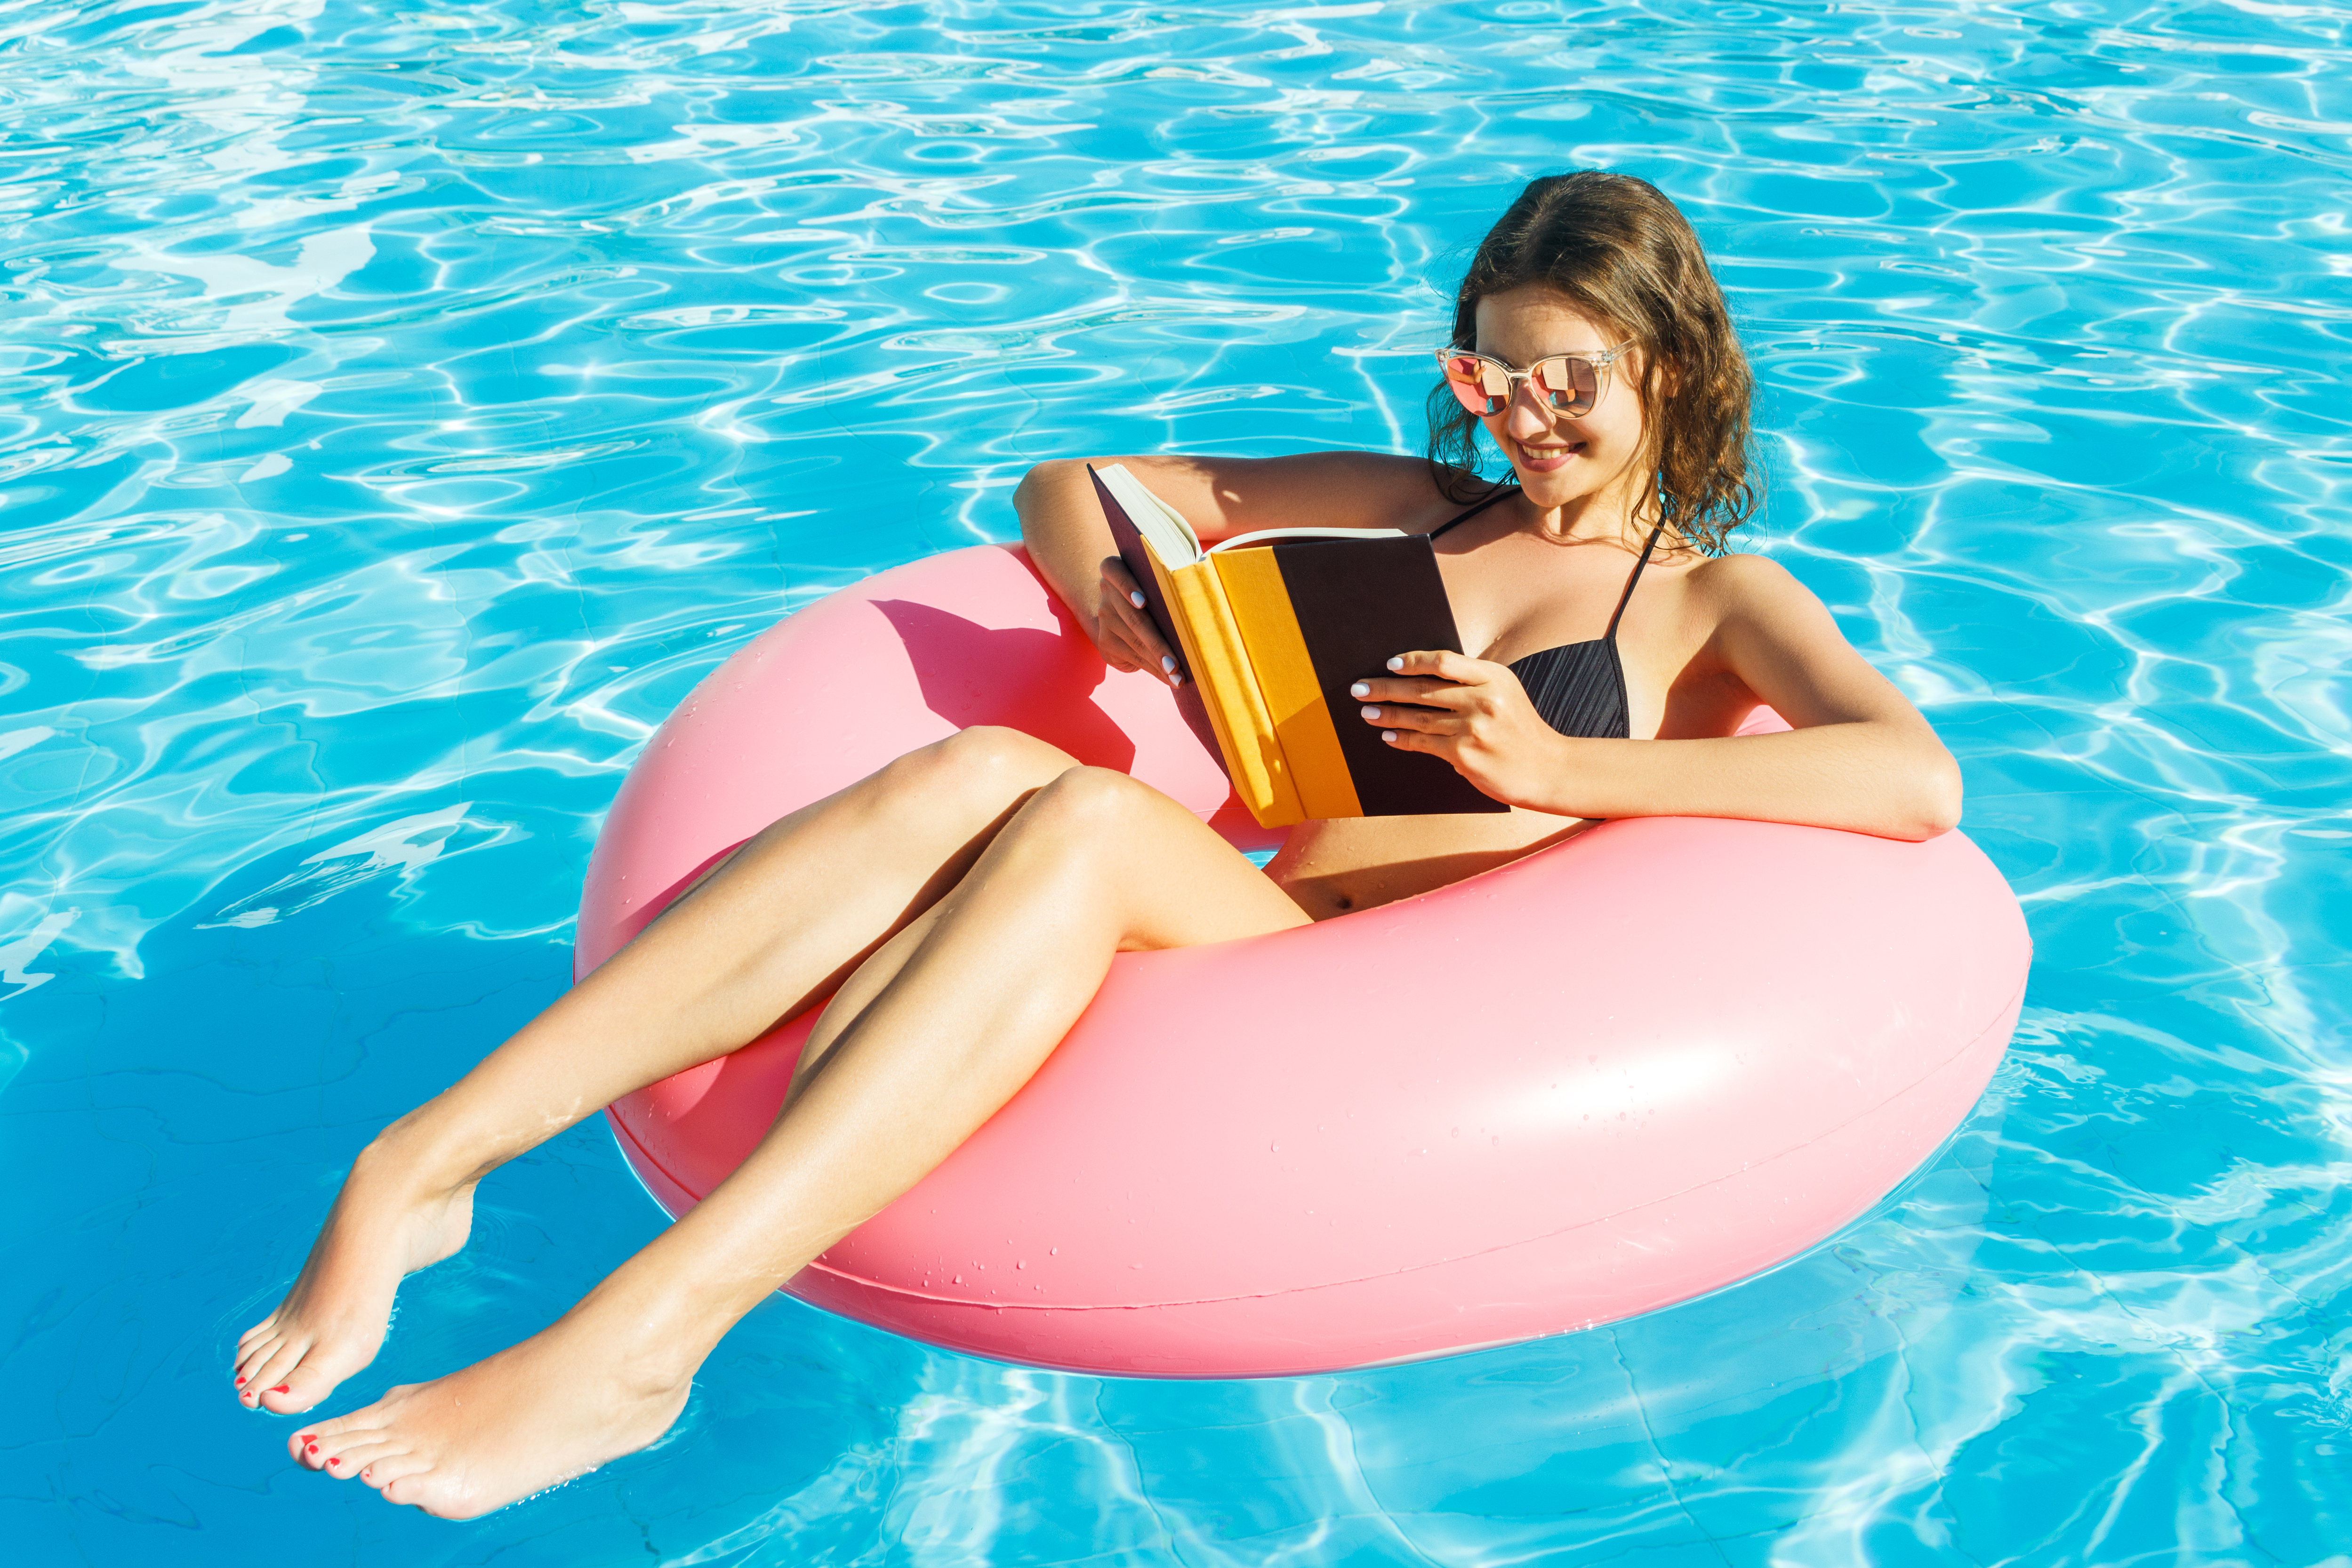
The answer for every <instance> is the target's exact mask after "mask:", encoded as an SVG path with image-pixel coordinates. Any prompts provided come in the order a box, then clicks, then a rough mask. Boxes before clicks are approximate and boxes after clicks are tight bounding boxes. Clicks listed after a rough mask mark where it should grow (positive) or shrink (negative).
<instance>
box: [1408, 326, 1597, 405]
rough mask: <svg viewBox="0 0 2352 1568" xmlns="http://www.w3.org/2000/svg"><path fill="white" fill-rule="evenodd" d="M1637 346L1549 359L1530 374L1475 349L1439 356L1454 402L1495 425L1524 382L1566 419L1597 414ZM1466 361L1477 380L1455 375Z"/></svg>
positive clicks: (1443, 352)
mask: <svg viewBox="0 0 2352 1568" xmlns="http://www.w3.org/2000/svg"><path fill="white" fill-rule="evenodd" d="M1632 347H1633V339H1632V338H1628V339H1626V340H1625V341H1624V342H1622V343H1619V344H1618V345H1617V346H1616V347H1615V348H1613V349H1603V350H1601V352H1600V353H1597V354H1548V355H1546V356H1545V357H1544V358H1542V359H1539V360H1538V361H1536V363H1533V364H1531V365H1529V366H1528V368H1527V369H1525V370H1520V369H1518V368H1517V367H1516V366H1514V365H1512V364H1510V363H1507V362H1505V361H1503V360H1498V359H1496V357H1495V356H1494V355H1493V354H1482V353H1479V352H1478V351H1477V350H1475V349H1437V350H1434V351H1433V353H1435V354H1436V356H1437V363H1438V366H1439V368H1440V369H1442V370H1444V373H1445V384H1446V385H1447V386H1448V387H1449V388H1451V389H1452V390H1453V393H1454V401H1456V402H1457V403H1459V404H1461V405H1462V406H1463V407H1464V408H1465V409H1466V410H1468V411H1469V412H1470V413H1472V414H1475V415H1476V416H1478V417H1479V418H1481V419H1491V418H1493V417H1494V416H1496V415H1498V414H1500V413H1502V412H1503V411H1504V410H1505V409H1507V408H1508V407H1510V405H1511V399H1512V398H1514V397H1516V396H1517V395H1518V391H1519V383H1521V382H1523V381H1532V382H1534V383H1535V384H1536V390H1537V391H1538V393H1540V394H1542V395H1543V399H1544V402H1545V403H1546V404H1547V405H1549V406H1551V407H1553V408H1557V409H1559V411H1560V412H1561V413H1563V414H1567V415H1570V416H1576V415H1583V414H1590V413H1591V412H1592V410H1593V409H1594V408H1595V407H1597V406H1598V405H1600V402H1601V398H1602V397H1604V396H1606V395H1608V392H1609V367H1610V366H1611V365H1612V364H1615V363H1617V362H1618V361H1619V360H1621V359H1622V358H1623V357H1624V356H1625V352H1626V351H1627V350H1628V349H1631V348H1632ZM1462 360H1473V361H1475V362H1476V363H1477V367H1478V374H1477V375H1476V377H1475V379H1474V378H1472V377H1470V376H1466V375H1457V374H1454V365H1455V363H1456V362H1458V361H1462ZM1554 366H1557V367H1558V373H1557V374H1558V379H1557V381H1555V379H1554V376H1553V374H1551V373H1552V367H1554ZM1579 368H1581V369H1582V370H1583V371H1584V373H1585V374H1582V375H1579V374H1577V372H1578V370H1579ZM1481 403H1483V404H1484V405H1485V406H1484V407H1481V406H1480V404H1481Z"/></svg>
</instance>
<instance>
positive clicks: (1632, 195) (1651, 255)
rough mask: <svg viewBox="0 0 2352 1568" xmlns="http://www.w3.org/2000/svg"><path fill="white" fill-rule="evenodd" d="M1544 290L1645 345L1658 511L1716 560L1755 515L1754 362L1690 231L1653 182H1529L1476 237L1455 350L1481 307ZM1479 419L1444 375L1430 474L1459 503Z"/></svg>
mask: <svg viewBox="0 0 2352 1568" xmlns="http://www.w3.org/2000/svg"><path fill="white" fill-rule="evenodd" d="M1530 284H1540V285H1542V286H1543V287H1545V288H1547V289H1554V290H1556V291H1557V292H1559V293H1560V294H1561V295H1564V296H1565V297H1566V298H1567V299H1568V300H1570V301H1571V302H1572V303H1573V304H1574V305H1575V306H1576V308H1577V309H1578V310H1580V311H1582V312H1583V313H1584V314H1586V315H1588V316H1591V317H1594V318H1595V319H1597V320H1598V321H1601V322H1603V323H1605V324H1606V325H1608V326H1610V327H1612V328H1614V329H1615V330H1616V334H1617V336H1618V337H1619V338H1620V339H1621V340H1622V339H1624V338H1632V339H1633V340H1634V341H1635V342H1638V343H1640V344H1641V348H1642V353H1641V367H1642V370H1641V397H1642V407H1643V413H1644V415H1645V420H1644V426H1645V436H1644V444H1645V446H1646V447H1647V453H1646V456H1647V458H1648V459H1649V460H1650V461H1651V462H1652V463H1653V464H1654V466H1655V467H1654V472H1655V474H1656V479H1657V487H1658V492H1657V493H1658V503H1659V507H1660V509H1661V510H1662V511H1663V513H1664V518H1665V521H1667V522H1669V523H1671V524H1672V525H1673V527H1674V531H1675V532H1676V533H1677V534H1679V535H1680V536H1681V537H1682V538H1683V540H1684V541H1685V542H1687V543H1690V544H1695V545H1696V546H1697V547H1698V548H1699V549H1701V550H1704V551H1706V552H1707V553H1708V554H1710V555H1719V554H1721V553H1722V552H1724V551H1725V550H1726V549H1727V548H1728V547H1727V544H1726V543H1725V539H1726V536H1727V535H1728V534H1729V533H1730V532H1731V531H1732V530H1733V529H1735V528H1738V527H1739V526H1740V525H1741V524H1742V523H1744V522H1747V521H1748V520H1749V519H1750V518H1751V517H1753V516H1754V515H1755V512H1756V510H1757V506H1758V503H1759V500H1760V499H1761V498H1760V496H1759V487H1758V485H1757V483H1756V481H1755V480H1754V479H1750V478H1749V475H1748V468H1749V456H1750V455H1749V452H1748V399H1749V395H1750V393H1751V390H1752V385H1753V384H1752V381H1751V379H1750V377H1749V375H1748V356H1747V355H1746V354H1744V353H1741V352H1740V348H1739V336H1738V333H1737V332H1736V331H1733V330H1732V325H1731V311H1730V309H1729V307H1728V306H1727V305H1726V304H1725V303H1724V299H1723V289H1722V288H1721V287H1720V286H1719V285H1717V282H1716V280H1715V273H1714V270H1713V269H1712V268H1709V267H1708V266H1707V264H1706V252H1705V251H1703V250H1702V249H1700V247H1699V243H1698V236H1697V235H1696V234H1695V233H1693V232H1692V230H1691V226H1690V222H1689V220H1688V219H1686V218H1685V217H1684V216H1683V215H1682V213H1681V212H1680V211H1679V210H1678V209H1677V208H1676V207H1675V204H1674V203H1672V202H1670V201H1668V200H1667V199H1666V197H1665V195H1664V193H1662V192H1661V191H1660V190H1659V189H1658V188H1657V187H1656V186H1655V185H1653V184H1650V183H1649V182H1648V181H1647V180H1637V179H1635V178H1633V176H1632V175H1630V174H1605V173H1602V172H1601V171H1600V170H1597V169H1592V170H1585V171H1583V172H1581V173H1579V174H1547V175H1545V176H1544V177H1543V178H1542V179H1539V180H1534V181H1531V182H1529V183H1528V188H1527V189H1525V190H1523V191H1521V192H1520V193H1519V195H1518V199H1517V201H1514V202H1513V203H1512V204H1511V205H1510V210H1509V211H1507V212H1506V213H1504V214H1503V216H1502V217H1501V218H1500V219H1499V220H1498V221H1497V222H1496V225H1495V226H1494V227H1493V228H1492V229H1491V230H1489V231H1488V232H1487V235H1486V238H1485V239H1483V240H1481V241H1480V242H1479V245H1478V250H1477V253H1476V254H1475V256H1473V257H1472V258H1471V259H1470V269H1469V270H1468V271H1467V272H1466V273H1465V274H1464V275H1463V279H1462V287H1461V288H1460V289H1456V290H1455V291H1454V337H1453V344H1454V347H1457V348H1468V347H1470V346H1472V345H1474V344H1475V342H1477V341H1478V301H1479V300H1485V299H1487V298H1490V297H1492V296H1494V295H1496V294H1507V293H1510V292H1511V291H1512V290H1513V289H1523V288H1526V287H1528V285H1530ZM1478 429H1479V422H1478V419H1477V417H1476V416H1474V415H1472V414H1471V413H1470V412H1469V411H1468V410H1466V409H1465V408H1464V407H1463V406H1462V405H1461V404H1460V403H1459V402H1458V401H1456V400H1455V398H1454V394H1453V393H1451V392H1449V391H1447V390H1446V386H1445V383H1444V381H1443V380H1440V381H1439V382H1438V384H1437V385H1436V387H1435V388H1434V389H1433V390H1432V391H1431V393H1430V395H1429V466H1430V469H1431V472H1432V474H1433V477H1434V478H1435V479H1436V480H1437V488H1438V489H1439V490H1440V491H1441V492H1443V493H1444V495H1446V496H1447V497H1449V498H1450V499H1452V500H1457V501H1468V500H1474V499H1475V498H1476V497H1477V496H1479V495H1483V494H1488V493H1491V492H1492V489H1493V486H1492V485H1491V484H1488V483H1484V482H1481V481H1480V479H1479V474H1478V470H1479V467H1480V464H1481V461H1482V459H1483V457H1484V454H1483V453H1481V452H1480V450H1479V447H1478Z"/></svg>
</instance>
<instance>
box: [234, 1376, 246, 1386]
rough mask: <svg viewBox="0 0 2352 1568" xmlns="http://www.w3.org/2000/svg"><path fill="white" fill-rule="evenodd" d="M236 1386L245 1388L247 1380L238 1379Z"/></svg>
mask: <svg viewBox="0 0 2352 1568" xmlns="http://www.w3.org/2000/svg"><path fill="white" fill-rule="evenodd" d="M236 1385H237V1386H238V1387H239V1388H243V1387H244V1386H245V1379H243V1378H241V1377H240V1378H238V1379H237V1380H236Z"/></svg>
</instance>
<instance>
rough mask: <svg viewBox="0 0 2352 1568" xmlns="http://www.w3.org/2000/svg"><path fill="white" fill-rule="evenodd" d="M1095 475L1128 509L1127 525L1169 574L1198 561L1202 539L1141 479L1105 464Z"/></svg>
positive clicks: (1118, 465) (1118, 466) (1124, 467)
mask: <svg viewBox="0 0 2352 1568" xmlns="http://www.w3.org/2000/svg"><path fill="white" fill-rule="evenodd" d="M1095 473H1096V476H1097V478H1098V479H1101V480H1102V482H1103V489H1107V490H1108V491H1110V493H1111V494H1113V495H1115V496H1117V497H1118V504H1119V505H1120V506H1122V507H1125V508H1126V509H1127V517H1128V521H1130V522H1132V523H1134V524H1135V531H1137V532H1138V533H1140V534H1141V535H1143V538H1144V542H1146V543H1148V544H1150V546H1151V550H1152V553H1154V554H1156V555H1158V556H1159V557H1160V560H1161V561H1163V562H1165V563H1167V565H1168V568H1169V570H1171V571H1174V570H1175V569H1176V568H1177V567H1179V566H1190V565H1191V564H1192V563H1193V562H1195V561H1198V560H1199V559H1201V536H1200V535H1199V534H1197V533H1195V532H1193V531H1192V524H1191V523H1189V522H1187V521H1184V514H1183V513H1181V512H1180V511H1178V510H1176V509H1175V508H1174V507H1172V506H1170V505H1169V504H1168V503H1167V502H1166V501H1164V500H1160V498H1159V497H1158V496H1156V495H1153V494H1152V493H1151V491H1150V489H1147V488H1146V487H1145V485H1144V483H1143V481H1142V480H1141V479H1137V478H1136V477H1135V476H1134V475H1133V474H1131V473H1129V472H1128V471H1127V465H1126V464H1124V463H1107V464H1105V465H1104V466H1103V467H1101V468H1097V469H1096V470H1095Z"/></svg>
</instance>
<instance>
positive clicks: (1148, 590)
mask: <svg viewBox="0 0 2352 1568" xmlns="http://www.w3.org/2000/svg"><path fill="white" fill-rule="evenodd" d="M1087 473H1089V474H1091V475H1093V476H1094V481H1095V494H1096V496H1097V499H1099V500H1101V502H1102V508H1103V514H1104V515H1105V516H1106V517H1108V519H1109V520H1110V531H1111V537H1112V538H1113V539H1114V540H1115V541H1116V542H1118V553H1119V559H1120V560H1122V561H1124V562H1125V563H1127V569H1128V571H1129V573H1131V574H1133V575H1134V577H1135V580H1136V583H1137V584H1138V585H1139V587H1140V588H1141V589H1142V591H1143V597H1144V605H1145V607H1146V609H1147V610H1148V611H1149V612H1150V616H1151V618H1152V621H1153V622H1154V623H1155V624H1156V625H1157V626H1159V628H1160V637H1162V638H1164V639H1165V640H1166V642H1167V643H1168V646H1169V647H1171V648H1174V649H1176V650H1178V651H1177V657H1178V658H1181V660H1182V666H1181V668H1182V672H1183V674H1184V676H1185V678H1186V681H1187V684H1188V685H1189V686H1190V687H1191V688H1192V689H1195V690H1197V692H1198V693H1199V700H1200V702H1201V704H1202V707H1203V708H1204V709H1205V710H1206V714H1207V718H1208V721H1209V727H1210V729H1211V730H1212V731H1213V734H1214V736H1215V739H1216V743H1217V749H1218V750H1219V751H1220V752H1223V755H1224V763H1225V772H1226V773H1227V774H1228V775H1229V776H1230V777H1231V778H1232V779H1233V781H1234V794H1235V795H1238V796H1239V797H1240V799H1241V802H1242V804H1243V805H1246V806H1248V807H1249V809H1250V814H1251V815H1252V816H1255V817H1256V818H1257V820H1258V823H1259V825H1260V826H1265V827H1280V826H1286V825H1287V824H1289V823H1294V822H1303V821H1305V820H1307V818H1309V817H1337V816H1427V815H1433V814H1436V813H1443V812H1470V811H1507V810H1508V809H1510V808H1509V807H1507V806H1506V805H1503V803H1502V802H1500V801H1498V800H1495V799H1493V798H1492V797H1490V796H1488V795H1483V794H1481V793H1480V792H1479V791H1478V789H1477V788H1476V786H1475V785H1473V784H1471V783H1470V781H1469V780H1467V779H1465V778H1464V777H1463V776H1462V775H1461V774H1460V773H1455V772H1454V768H1453V766H1452V764H1451V763H1447V762H1445V761H1444V759H1443V758H1440V757H1433V756H1431V755H1429V754H1428V753H1426V752H1406V751H1400V750H1398V749H1397V748H1395V747H1393V746H1391V745H1389V744H1388V743H1387V742H1384V741H1382V740H1381V733H1380V731H1378V730H1377V729H1375V728H1373V727H1372V726H1371V725H1370V724H1367V723H1365V722H1364V721H1363V719H1362V717H1361V714H1360V710H1361V708H1362V706H1363V704H1362V703H1361V702H1360V701H1359V700H1357V699H1355V698H1353V697H1350V696H1349V694H1348V688H1349V686H1350V685H1351V684H1352V683H1354V682H1356V681H1359V680H1363V679H1369V678H1371V677H1374V676H1381V675H1385V674H1387V673H1388V668H1387V667H1388V661H1389V660H1390V659H1391V658H1393V657H1395V656H1396V655H1398V654H1400V653H1403V652H1405V651H1406V650H1408V649H1412V648H1447V649H1451V650H1453V651H1454V652H1456V653H1459V652H1460V651H1461V650H1462V643H1461V637H1460V634H1459V633H1458V632H1457V631H1455V629H1454V608H1453V605H1451V604H1450V603H1448V602H1447V600H1446V597H1445V584H1444V580H1443V579H1442V578H1440V577H1439V576H1438V574H1437V552H1436V551H1435V549H1434V548H1433V546H1432V545H1431V544H1430V542H1429V540H1428V538H1427V537H1426V536H1425V535H1422V534H1408V533H1404V532H1402V531H1399V530H1396V529H1393V528H1384V529H1345V528H1270V529H1265V530H1262V531H1258V532H1255V533H1244V534H1240V535H1238V536H1236V537H1234V538H1232V539H1228V540H1225V541H1223V542H1221V543H1219V544H1217V545H1214V546H1213V547H1212V548H1210V549H1207V550H1203V549H1202V547H1201V537H1200V535H1199V534H1198V533H1196V532H1194V531H1193V530H1192V524H1190V523H1188V522H1186V521H1184V519H1183V517H1182V516H1181V514H1179V513H1178V512H1177V511H1176V510H1175V509H1174V508H1173V507H1171V506H1170V505H1169V504H1168V503H1167V502H1165V501H1163V500H1160V498H1159V497H1158V496H1155V495H1153V494H1152V493H1151V492H1150V490H1149V489H1145V488H1144V485H1143V482H1142V481H1141V480H1139V479H1137V478H1136V477H1135V476H1134V475H1133V474H1130V473H1129V472H1128V471H1127V469H1126V468H1124V467H1123V466H1122V465H1120V464H1118V463H1112V464H1110V465H1108V467H1106V468H1102V469H1101V470H1099V471H1097V469H1095V468H1093V467H1091V466H1089V467H1088V468H1087ZM1178 695H1179V698H1180V700H1181V699H1182V698H1183V697H1184V696H1185V695H1186V692H1185V689H1184V688H1181V687H1180V688H1179V689H1178Z"/></svg>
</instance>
